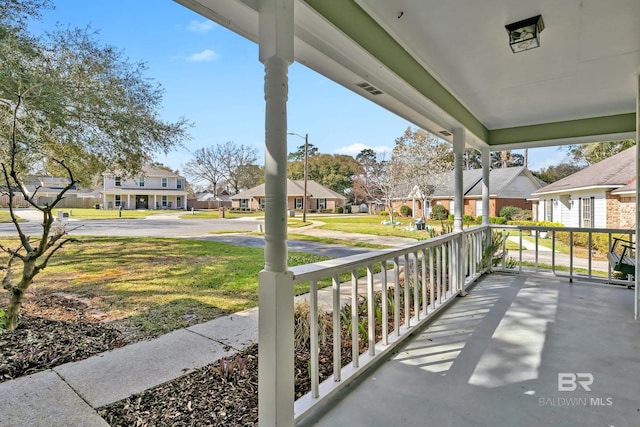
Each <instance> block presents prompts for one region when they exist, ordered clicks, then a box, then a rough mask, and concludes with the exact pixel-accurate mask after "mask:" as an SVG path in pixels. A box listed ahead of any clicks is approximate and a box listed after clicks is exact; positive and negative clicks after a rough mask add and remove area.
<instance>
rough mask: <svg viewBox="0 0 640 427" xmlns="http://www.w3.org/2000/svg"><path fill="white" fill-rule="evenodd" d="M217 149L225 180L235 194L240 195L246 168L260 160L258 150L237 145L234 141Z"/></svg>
mask: <svg viewBox="0 0 640 427" xmlns="http://www.w3.org/2000/svg"><path fill="white" fill-rule="evenodd" d="M217 149H218V158H219V160H220V169H221V171H222V174H223V175H224V179H225V181H226V182H227V183H228V184H229V185H230V186H231V187H232V188H233V190H234V191H235V194H238V193H239V192H240V183H241V182H242V180H243V173H244V172H245V171H246V167H247V166H249V165H253V164H255V163H256V161H257V160H258V153H257V150H256V149H255V148H253V147H250V146H248V145H243V144H240V145H237V144H235V143H234V142H233V141H229V142H226V143H224V144H222V145H218V147H217Z"/></svg>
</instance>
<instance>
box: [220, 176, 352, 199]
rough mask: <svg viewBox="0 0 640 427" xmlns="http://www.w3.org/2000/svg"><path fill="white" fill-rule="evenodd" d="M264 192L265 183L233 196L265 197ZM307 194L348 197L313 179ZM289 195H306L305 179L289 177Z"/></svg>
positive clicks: (337, 197) (309, 195) (237, 197)
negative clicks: (295, 179)
mask: <svg viewBox="0 0 640 427" xmlns="http://www.w3.org/2000/svg"><path fill="white" fill-rule="evenodd" d="M264 194H265V184H260V185H258V186H257V187H253V188H250V189H248V190H245V191H243V192H241V193H238V194H236V195H235V196H232V197H231V198H232V199H246V198H247V197H264ZM307 195H308V197H312V198H314V199H343V200H345V199H346V197H344V196H343V195H341V194H339V193H336V192H335V191H333V190H330V189H328V188H327V187H324V186H323V185H321V184H319V183H317V182H316V181H313V180H307ZM287 196H290V197H304V181H303V180H298V181H294V180H292V179H287Z"/></svg>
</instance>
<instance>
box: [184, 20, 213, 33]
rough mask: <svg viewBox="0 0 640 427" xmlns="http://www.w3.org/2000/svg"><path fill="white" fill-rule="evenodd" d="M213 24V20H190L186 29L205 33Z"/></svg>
mask: <svg viewBox="0 0 640 427" xmlns="http://www.w3.org/2000/svg"><path fill="white" fill-rule="evenodd" d="M214 26H215V24H214V23H213V21H209V20H204V21H191V22H189V25H187V30H189V31H193V32H194V33H200V34H206V33H208V32H209V31H211V30H212V29H213V27H214Z"/></svg>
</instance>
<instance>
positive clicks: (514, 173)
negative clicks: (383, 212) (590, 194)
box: [400, 166, 542, 198]
mask: <svg viewBox="0 0 640 427" xmlns="http://www.w3.org/2000/svg"><path fill="white" fill-rule="evenodd" d="M522 174H524V175H526V176H527V177H528V178H529V179H530V180H531V183H532V188H536V187H538V188H539V187H541V186H542V183H541V182H540V180H538V179H536V178H535V177H534V176H533V174H531V172H529V171H528V169H526V168H525V167H524V166H517V167H511V168H497V169H492V170H491V171H490V172H489V189H490V192H491V195H492V196H495V197H501V196H503V195H504V194H503V193H505V191H506V190H508V189H509V186H510V184H511V183H512V182H513V180H514V179H516V177H518V176H519V175H522ZM447 176H448V177H447V179H443V180H440V181H442V182H444V184H443V185H440V186H439V187H438V188H437V189H436V191H435V192H434V194H433V197H434V198H451V197H453V183H454V172H447ZM462 184H463V188H462V192H463V194H464V195H465V196H482V169H469V170H464V171H462ZM403 188H405V187H403ZM408 194H409V192H403V193H402V196H400V197H401V198H406V197H407V195H408ZM529 196H530V194H529V193H527V194H522V196H521V197H522V198H527V197H529ZM505 197H506V196H505ZM508 197H512V195H509V196H508Z"/></svg>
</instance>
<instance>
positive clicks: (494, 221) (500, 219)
mask: <svg viewBox="0 0 640 427" xmlns="http://www.w3.org/2000/svg"><path fill="white" fill-rule="evenodd" d="M489 223H491V224H499V225H502V224H506V223H507V218H505V217H503V216H492V217H489Z"/></svg>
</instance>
